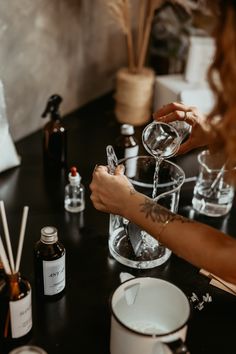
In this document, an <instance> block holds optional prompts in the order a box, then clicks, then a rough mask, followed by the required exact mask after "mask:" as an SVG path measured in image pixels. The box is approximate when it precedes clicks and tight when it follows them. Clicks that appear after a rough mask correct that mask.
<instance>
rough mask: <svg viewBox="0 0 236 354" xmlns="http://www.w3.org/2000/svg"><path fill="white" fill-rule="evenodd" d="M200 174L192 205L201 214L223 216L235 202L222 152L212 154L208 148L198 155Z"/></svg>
mask: <svg viewBox="0 0 236 354" xmlns="http://www.w3.org/2000/svg"><path fill="white" fill-rule="evenodd" d="M198 163H199V175H198V178H197V181H196V184H195V187H194V191H193V199H192V205H193V208H194V209H195V210H196V211H197V212H199V213H200V214H204V215H207V216H213V217H218V216H223V215H225V214H227V213H228V212H229V211H230V209H231V207H232V203H233V198H234V188H233V187H232V186H231V185H230V183H229V171H228V170H227V169H225V161H224V159H223V157H222V154H220V153H217V154H210V152H209V151H208V150H204V151H202V152H201V153H200V154H199V155H198Z"/></svg>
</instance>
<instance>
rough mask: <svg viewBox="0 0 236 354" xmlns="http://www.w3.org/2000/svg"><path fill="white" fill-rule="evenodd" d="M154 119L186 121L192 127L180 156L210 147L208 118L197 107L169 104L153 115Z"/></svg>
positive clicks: (167, 121)
mask: <svg viewBox="0 0 236 354" xmlns="http://www.w3.org/2000/svg"><path fill="white" fill-rule="evenodd" d="M153 118H154V119H155V120H158V121H160V122H164V123H170V122H173V121H177V120H178V121H185V122H186V123H188V124H190V125H191V126H192V130H191V133H190V135H189V137H188V139H187V140H186V141H185V142H184V143H183V144H181V146H180V148H179V150H178V155H180V154H185V153H186V152H188V151H190V150H192V149H195V148H199V147H202V146H206V145H208V142H209V137H208V134H207V125H206V117H205V116H204V115H203V114H201V113H200V112H199V111H198V109H197V108H196V107H189V106H185V105H184V104H182V103H177V102H173V103H169V104H167V105H166V106H164V107H162V108H161V109H159V110H158V111H157V112H155V113H154V114H153Z"/></svg>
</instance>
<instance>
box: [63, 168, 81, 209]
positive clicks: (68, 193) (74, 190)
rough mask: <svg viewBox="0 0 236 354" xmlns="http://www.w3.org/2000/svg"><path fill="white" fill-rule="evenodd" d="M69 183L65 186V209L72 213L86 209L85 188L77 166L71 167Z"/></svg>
mask: <svg viewBox="0 0 236 354" xmlns="http://www.w3.org/2000/svg"><path fill="white" fill-rule="evenodd" d="M68 177H69V182H70V183H69V184H67V185H66V187H65V202H64V206H65V209H66V210H67V211H69V212H71V213H79V212H81V211H83V210H84V209H85V188H84V186H83V184H82V183H81V176H80V174H79V173H78V171H77V168H76V167H71V170H70V173H69V176H68Z"/></svg>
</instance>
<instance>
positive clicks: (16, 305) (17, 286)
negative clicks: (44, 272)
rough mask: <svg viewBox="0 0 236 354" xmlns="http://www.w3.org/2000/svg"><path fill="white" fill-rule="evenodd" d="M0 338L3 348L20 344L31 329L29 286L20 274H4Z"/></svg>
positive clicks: (0, 303) (0, 309) (0, 311)
mask: <svg viewBox="0 0 236 354" xmlns="http://www.w3.org/2000/svg"><path fill="white" fill-rule="evenodd" d="M0 298H1V301H0V314H1V315H0V338H1V339H2V341H3V343H4V347H6V348H10V347H11V346H12V345H13V346H14V345H17V344H22V343H23V342H24V339H25V340H27V338H28V336H29V334H30V332H31V329H32V295H31V286H30V283H29V281H28V280H27V279H26V278H23V277H21V274H20V273H19V272H18V273H14V274H6V286H5V287H4V289H3V291H2V292H1V296H0Z"/></svg>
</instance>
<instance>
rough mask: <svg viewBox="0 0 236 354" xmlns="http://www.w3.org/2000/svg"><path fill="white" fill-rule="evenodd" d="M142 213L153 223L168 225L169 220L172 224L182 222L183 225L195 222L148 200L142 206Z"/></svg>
mask: <svg viewBox="0 0 236 354" xmlns="http://www.w3.org/2000/svg"><path fill="white" fill-rule="evenodd" d="M140 211H141V212H143V213H145V217H146V218H151V220H152V221H153V222H158V223H166V222H167V220H169V221H170V222H172V221H180V222H182V223H190V222H194V221H193V220H191V219H187V218H184V217H183V216H181V215H178V214H174V213H172V212H171V211H170V210H168V209H166V208H164V207H163V206H161V205H159V204H157V203H155V202H154V201H153V200H150V199H148V198H145V200H144V203H141V204H140Z"/></svg>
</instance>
